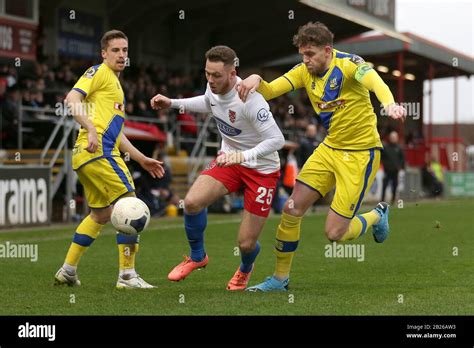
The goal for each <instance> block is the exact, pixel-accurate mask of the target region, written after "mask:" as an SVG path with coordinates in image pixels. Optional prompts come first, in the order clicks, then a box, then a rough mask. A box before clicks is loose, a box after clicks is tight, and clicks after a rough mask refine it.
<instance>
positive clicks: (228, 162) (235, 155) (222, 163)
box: [216, 152, 245, 167]
mask: <svg viewBox="0 0 474 348" xmlns="http://www.w3.org/2000/svg"><path fill="white" fill-rule="evenodd" d="M244 161H245V158H244V154H243V153H242V152H228V153H224V152H222V153H221V154H219V155H218V156H217V158H216V163H217V165H218V166H219V167H230V166H235V165H236V164H240V163H242V162H244Z"/></svg>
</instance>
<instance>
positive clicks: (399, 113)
mask: <svg viewBox="0 0 474 348" xmlns="http://www.w3.org/2000/svg"><path fill="white" fill-rule="evenodd" d="M385 109H386V111H387V115H388V117H390V118H393V119H394V120H401V121H402V122H403V121H405V119H406V117H407V110H406V109H405V108H404V107H403V106H401V105H398V104H395V103H393V104H390V105H387V107H386V108H385Z"/></svg>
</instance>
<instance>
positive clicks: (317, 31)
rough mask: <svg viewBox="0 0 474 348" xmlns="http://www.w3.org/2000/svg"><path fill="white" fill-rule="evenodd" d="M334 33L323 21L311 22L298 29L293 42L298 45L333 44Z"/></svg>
mask: <svg viewBox="0 0 474 348" xmlns="http://www.w3.org/2000/svg"><path fill="white" fill-rule="evenodd" d="M333 39H334V34H333V33H332V32H331V31H330V30H329V29H328V27H327V26H325V25H324V24H323V23H321V22H314V23H313V22H309V23H306V24H305V25H302V26H301V27H299V29H298V33H297V34H296V35H295V36H293V44H294V45H295V46H296V47H301V46H306V45H314V46H326V45H329V46H332V44H333Z"/></svg>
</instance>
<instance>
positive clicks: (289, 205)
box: [283, 199, 305, 216]
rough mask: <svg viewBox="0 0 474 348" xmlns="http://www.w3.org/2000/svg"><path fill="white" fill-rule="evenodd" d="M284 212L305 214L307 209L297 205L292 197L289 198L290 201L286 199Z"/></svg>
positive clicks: (298, 214)
mask: <svg viewBox="0 0 474 348" xmlns="http://www.w3.org/2000/svg"><path fill="white" fill-rule="evenodd" d="M283 212H284V213H285V214H288V215H291V216H303V215H304V213H305V210H304V209H302V208H301V207H300V206H298V205H296V204H295V203H294V202H292V200H291V199H289V200H288V201H286V203H285V206H284V207H283Z"/></svg>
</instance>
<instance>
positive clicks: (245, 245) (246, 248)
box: [239, 240, 256, 254]
mask: <svg viewBox="0 0 474 348" xmlns="http://www.w3.org/2000/svg"><path fill="white" fill-rule="evenodd" d="M255 246H256V242H254V241H251V240H239V249H240V252H241V253H243V254H249V253H251V252H252V251H254V250H255Z"/></svg>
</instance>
